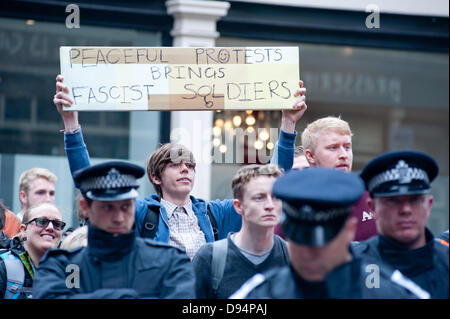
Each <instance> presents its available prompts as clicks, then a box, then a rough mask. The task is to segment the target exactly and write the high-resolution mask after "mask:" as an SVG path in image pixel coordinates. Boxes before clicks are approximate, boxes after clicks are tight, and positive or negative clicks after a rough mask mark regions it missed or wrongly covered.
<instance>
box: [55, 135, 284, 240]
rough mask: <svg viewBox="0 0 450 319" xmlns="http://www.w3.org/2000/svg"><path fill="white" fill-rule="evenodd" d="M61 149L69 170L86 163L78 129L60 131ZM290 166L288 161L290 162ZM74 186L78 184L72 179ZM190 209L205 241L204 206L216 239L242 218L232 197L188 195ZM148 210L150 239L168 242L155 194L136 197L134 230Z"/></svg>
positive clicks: (238, 226) (237, 226) (162, 210)
mask: <svg viewBox="0 0 450 319" xmlns="http://www.w3.org/2000/svg"><path fill="white" fill-rule="evenodd" d="M64 143H65V150H66V154H67V159H68V161H69V167H70V171H71V173H72V176H73V173H74V172H75V171H77V170H79V169H81V168H85V167H88V166H90V159H89V153H88V151H87V148H86V144H85V143H84V140H83V135H82V132H81V129H80V131H79V132H77V133H75V134H64ZM291 166H292V164H291ZM75 186H77V187H79V185H77V183H76V182H75ZM190 198H191V201H192V210H193V211H194V214H195V216H196V217H197V220H198V225H199V227H200V229H201V231H202V232H203V233H204V234H205V239H206V242H213V241H214V233H213V229H212V226H211V223H210V220H209V218H208V215H207V207H208V206H209V209H210V210H211V213H212V215H213V216H214V218H215V220H216V222H217V227H218V239H223V238H226V237H227V235H228V233H230V232H237V231H239V230H240V229H241V225H242V218H241V215H239V214H238V213H237V212H236V210H235V209H234V207H233V200H223V201H220V200H216V201H209V202H207V201H205V200H203V199H200V198H195V197H194V196H191V197H190ZM148 209H153V210H155V211H157V212H158V213H159V214H158V215H159V222H158V231H157V232H156V235H155V237H154V238H153V239H154V240H156V241H159V242H163V243H168V242H169V221H168V220H169V218H168V216H167V212H166V210H165V208H164V206H163V205H162V204H161V202H160V198H159V196H158V195H156V194H152V195H149V196H147V197H145V198H144V199H140V198H138V199H136V232H137V234H138V236H140V234H142V231H143V225H144V223H145V216H146V214H147V212H148Z"/></svg>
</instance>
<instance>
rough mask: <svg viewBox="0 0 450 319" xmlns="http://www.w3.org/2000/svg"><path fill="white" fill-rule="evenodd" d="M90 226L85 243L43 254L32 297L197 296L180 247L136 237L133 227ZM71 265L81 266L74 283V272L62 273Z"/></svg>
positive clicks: (191, 273)
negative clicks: (117, 231)
mask: <svg viewBox="0 0 450 319" xmlns="http://www.w3.org/2000/svg"><path fill="white" fill-rule="evenodd" d="M88 227H89V228H88V246H87V247H80V248H77V249H74V250H70V251H66V250H62V249H56V250H50V251H48V252H47V253H46V255H45V256H44V257H43V259H42V260H41V262H40V265H39V267H38V269H37V271H36V275H35V281H34V284H33V297H34V298H77V299H85V298H86V299H87V298H89V299H90V298H114V299H115V298H195V291H194V283H195V277H194V272H193V269H192V264H191V262H190V260H189V258H188V257H187V256H186V254H185V253H184V251H182V250H181V249H178V248H175V247H173V246H170V245H167V244H164V243H159V242H155V241H153V240H149V239H142V238H138V237H136V233H135V230H133V231H131V232H130V233H127V234H123V235H119V236H113V235H112V234H110V233H108V232H105V231H102V230H100V229H98V228H96V227H94V226H92V225H90V224H89V226H88ZM69 265H71V266H72V267H73V266H76V267H78V269H79V272H78V274H79V276H78V279H79V285H78V286H77V285H76V280H77V278H76V272H75V271H73V272H72V273H71V272H69V273H68V272H66V267H67V266H69ZM69 275H72V277H71V278H69V277H68V276H69ZM69 279H70V280H72V283H73V285H71V287H68V285H67V284H66V280H69Z"/></svg>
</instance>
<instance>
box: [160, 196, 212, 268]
mask: <svg viewBox="0 0 450 319" xmlns="http://www.w3.org/2000/svg"><path fill="white" fill-rule="evenodd" d="M161 204H162V205H163V206H164V208H165V209H166V211H167V216H168V218H169V244H170V245H173V246H175V247H179V248H181V249H183V250H185V251H186V254H187V255H188V256H189V258H191V259H192V258H193V257H194V255H195V253H196V252H197V250H198V249H199V248H200V247H201V246H203V245H204V244H206V239H205V234H204V233H203V232H202V230H201V229H200V227H199V226H198V221H197V217H196V216H195V214H194V211H193V210H192V202H191V201H189V203H187V204H186V205H184V206H181V207H178V206H177V205H175V204H173V203H170V202H168V201H166V200H164V199H162V198H161Z"/></svg>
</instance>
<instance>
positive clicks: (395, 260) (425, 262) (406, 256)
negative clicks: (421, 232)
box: [378, 228, 434, 277]
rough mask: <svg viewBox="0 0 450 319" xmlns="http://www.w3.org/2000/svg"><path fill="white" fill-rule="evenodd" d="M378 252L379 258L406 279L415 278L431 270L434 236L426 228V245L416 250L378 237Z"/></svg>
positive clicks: (380, 236) (383, 237)
mask: <svg viewBox="0 0 450 319" xmlns="http://www.w3.org/2000/svg"><path fill="white" fill-rule="evenodd" d="M378 237H379V241H378V250H379V252H380V255H381V258H382V259H383V260H385V261H386V262H387V263H388V264H391V265H393V266H394V267H395V268H397V269H398V270H400V272H402V273H403V274H404V275H405V276H407V277H414V276H417V275H419V274H421V273H423V272H425V271H428V270H429V269H431V268H433V246H434V236H433V234H432V233H431V232H430V231H429V230H428V229H427V228H426V229H425V239H426V244H425V246H423V247H420V248H417V249H408V247H406V246H405V245H402V244H401V243H398V242H397V241H394V240H392V239H390V238H387V237H385V236H382V235H379V236H378Z"/></svg>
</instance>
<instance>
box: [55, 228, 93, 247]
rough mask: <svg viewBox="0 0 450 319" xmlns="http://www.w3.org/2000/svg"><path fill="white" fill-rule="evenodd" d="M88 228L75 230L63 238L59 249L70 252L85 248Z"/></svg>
mask: <svg viewBox="0 0 450 319" xmlns="http://www.w3.org/2000/svg"><path fill="white" fill-rule="evenodd" d="M87 236H88V227H87V226H82V227H78V228H77V229H75V230H74V231H73V232H72V233H71V234H70V235H69V236H67V237H66V238H64V240H63V241H62V242H61V246H60V247H59V248H61V249H65V250H70V249H75V248H78V247H86V246H87Z"/></svg>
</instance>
